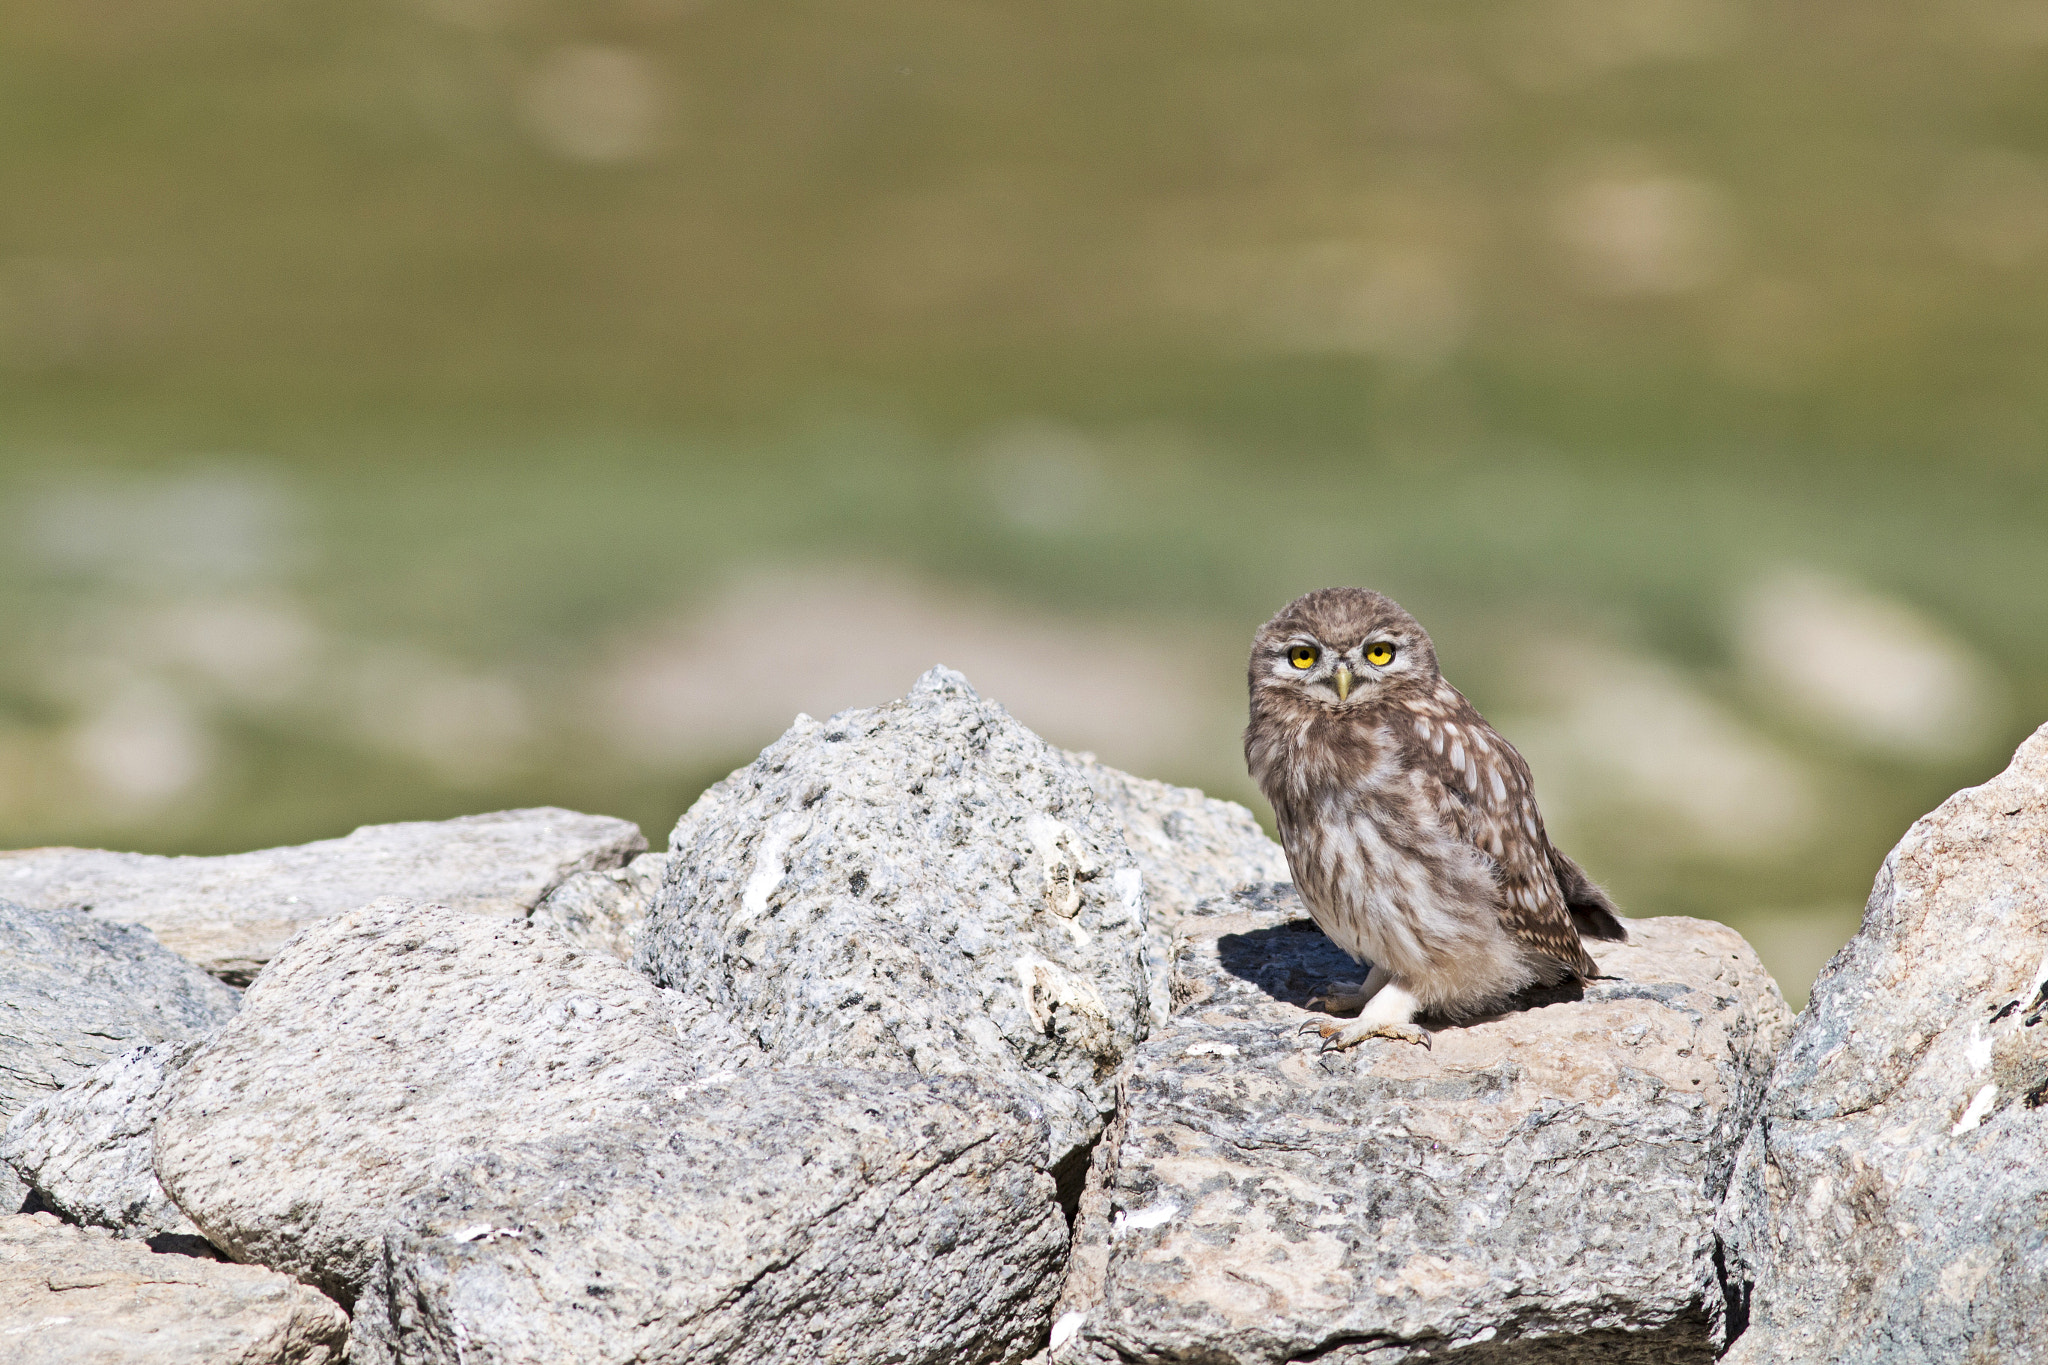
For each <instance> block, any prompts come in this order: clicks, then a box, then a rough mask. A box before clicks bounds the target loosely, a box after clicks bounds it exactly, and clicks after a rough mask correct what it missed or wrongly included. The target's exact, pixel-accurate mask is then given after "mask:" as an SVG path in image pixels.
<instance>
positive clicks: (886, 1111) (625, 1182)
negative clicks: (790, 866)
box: [155, 901, 1066, 1365]
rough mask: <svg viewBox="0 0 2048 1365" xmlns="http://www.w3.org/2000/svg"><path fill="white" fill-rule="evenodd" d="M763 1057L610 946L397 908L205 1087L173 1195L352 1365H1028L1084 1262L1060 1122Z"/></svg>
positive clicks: (170, 1176) (349, 924) (179, 1111)
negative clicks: (314, 1316) (344, 1314)
mask: <svg viewBox="0 0 2048 1365" xmlns="http://www.w3.org/2000/svg"><path fill="white" fill-rule="evenodd" d="M765 1060H766V1058H765V1056H764V1054H763V1053H762V1052H761V1051H760V1050H759V1049H758V1048H756V1047H755V1046H754V1045H753V1044H752V1043H751V1042H750V1041H749V1040H748V1039H747V1038H745V1037H744V1036H742V1035H740V1034H739V1033H738V1032H737V1031H734V1030H731V1029H729V1028H727V1027H726V1026H725V1025H724V1024H723V1023H722V1021H721V1020H720V1019H719V1018H718V1017H717V1016H716V1015H715V1014H713V1013H711V1012H709V1011H707V1010H705V1009H704V1008H703V1007H702V1006H701V1005H700V1004H698V1003H696V1002H692V1001H690V1000H689V999H687V998H686V997H682V996H679V995H677V994H675V993H673V992H669V991H665V990H663V989H661V988H660V987H658V986H656V985H654V984H653V983H652V982H651V981H649V980H648V979H647V978H646V977H644V976H642V975H640V974H639V973H637V972H634V971H633V970H631V969H630V968H629V967H627V966H626V965H625V964H624V963H621V962H619V961H618V960H616V959H615V958H613V957H611V956H610V955H609V954H607V953H602V952H588V951H582V950H578V949H576V948H573V947H571V946H569V945H568V944H566V943H564V942H563V941H562V940H561V939H560V938H559V937H557V936H556V935H555V934H554V933H553V932H551V931H548V930H545V929H541V928H536V927H534V926H532V925H528V924H524V923H508V922H505V921H495V920H488V919H481V918H478V917H475V916H471V915H466V914H461V913H457V912H452V911H447V910H442V909H438V908H431V907H425V908H423V907H418V906H414V905H410V904H408V903H405V902H399V901H387V902H380V903H377V904H373V905H371V906H368V907H365V908H364V909H362V910H359V911H355V912H352V913H350V914H348V915H344V916H341V917H339V918H336V919H333V920H330V921H327V922H325V923H322V924H319V925H315V926H313V927H311V928H309V929H308V930H306V931H305V932H304V933H302V934H301V935H300V936H299V938H297V939H296V940H295V941H294V942H293V943H292V944H291V946H290V947H288V948H287V949H286V950H285V951H284V952H283V953H282V954H280V955H279V957H278V958H277V959H276V960H275V961H274V962H273V963H272V964H271V966H270V967H269V969H268V970H266V971H265V972H264V974H263V975H262V976H261V977H259V978H258V979H257V981H256V983H255V985H253V986H252V987H251V988H250V990H249V992H248V995H247V997H246V998H245V1001H244V1005H243V1010H242V1012H241V1014H240V1016H239V1017H238V1018H237V1019H236V1021H235V1023H234V1024H233V1025H232V1026H230V1027H229V1028H227V1029H225V1030H223V1031H222V1032H221V1033H220V1035H219V1036H218V1037H216V1038H215V1039H213V1040H212V1041H211V1042H210V1043H208V1044H207V1045H206V1046H205V1047H204V1048H202V1049H201V1050H200V1051H199V1052H198V1053H197V1054H196V1055H195V1056H194V1057H193V1058H192V1059H191V1060H190V1061H189V1062H188V1063H187V1064H186V1066H185V1067H184V1069H183V1071H182V1072H181V1073H180V1076H179V1078H178V1080H177V1082H176V1084H175V1086H174V1088H173V1096H172V1099H171V1101H170V1103H169V1105H168V1106H167V1107H166V1108H165V1110H164V1112H163V1115H162V1117H161V1118H160V1119H159V1120H158V1123H157V1126H156V1134H155V1140H156V1149H157V1155H156V1165H157V1172H158V1175H159V1177H160V1178H161V1180H162V1182H163V1185H164V1187H165V1189H166V1190H168V1191H169V1193H170V1195H171V1196H172V1198H174V1199H175V1200H176V1201H177V1203H178V1204H179V1206H180V1207H181V1208H183V1209H184V1211H185V1212H186V1213H187V1214H188V1215H190V1216H191V1218H192V1219H193V1221H194V1222H195V1223H196V1224H197V1225H198V1226H199V1227H200V1228H201V1229H202V1230H203V1231H204V1232H205V1233H206V1235H207V1236H208V1237H209V1238H210V1239H211V1240H212V1241H213V1242H214V1243H215V1244H216V1245H218V1246H220V1247H221V1248H223V1249H224V1250H226V1251H227V1252H229V1253H230V1254H231V1255H233V1256H234V1257H235V1258H236V1259H238V1260H245V1261H254V1262H257V1263H260V1264H264V1265H268V1266H271V1267H273V1268H276V1269H279V1270H283V1271H286V1272H288V1273H290V1274H292V1275H294V1276H296V1277H297V1278H299V1279H302V1280H305V1281H307V1282H309V1283H312V1284H315V1285H318V1286H320V1287H321V1288H323V1289H325V1290H327V1291H328V1292H330V1293H331V1294H333V1295H334V1296H335V1297H336V1298H338V1299H340V1300H341V1301H342V1302H344V1303H346V1304H348V1305H350V1306H351V1307H352V1308H353V1309H354V1311H355V1314H356V1318H357V1323H356V1342H357V1344H356V1345H355V1346H352V1348H351V1349H352V1350H353V1351H354V1352H355V1357H356V1359H358V1360H368V1361H387V1360H390V1361H440V1360H454V1359H456V1358H457V1356H458V1355H460V1357H461V1358H462V1359H465V1360H472V1361H473V1360H492V1361H529V1360H530V1361H536V1362H539V1361H554V1360H576V1361H579V1362H604V1361H620V1362H626V1361H635V1362H649V1363H650V1365H651V1363H652V1362H656V1361H682V1360H691V1361H696V1360H721V1359H732V1360H745V1359H759V1358H762V1357H761V1356H760V1354H759V1350H758V1343H760V1342H764V1341H769V1342H774V1341H787V1342H789V1343H791V1347H790V1349H791V1351H792V1352H793V1354H792V1356H791V1358H798V1357H801V1358H818V1359H830V1360H847V1361H865V1360H876V1361H881V1360H889V1361H927V1360H929V1361H934V1362H936V1361H939V1360H960V1361H963V1362H969V1363H970V1365H973V1363H975V1362H982V1361H1012V1360H1018V1359H1021V1358H1023V1356H1025V1355H1027V1354H1028V1353H1029V1351H1030V1350H1031V1349H1033V1348H1034V1347H1035V1346H1036V1344H1037V1342H1038V1340H1039V1338H1040V1337H1041V1336H1042V1333H1043V1331H1044V1323H1045V1321H1046V1318H1047V1316H1048V1313H1049V1309H1050V1306H1051V1301H1052V1296H1053V1294H1054V1293H1055V1291H1056V1290H1057V1286H1058V1278H1059V1274H1060V1271H1061V1268H1062V1266H1063V1264H1064V1259H1065V1253H1066V1247H1065V1235H1064V1234H1065V1223H1064V1219H1063V1217H1062V1215H1061V1212H1060V1209H1059V1206H1058V1204H1057V1202H1056V1200H1055V1193H1054V1187H1053V1182H1052V1180H1051V1179H1050V1178H1049V1176H1047V1174H1046V1173H1045V1166H1046V1143H1047V1136H1046V1126H1045V1121H1044V1119H1043V1116H1042V1115H1041V1114H1040V1113H1039V1112H1038V1111H1037V1110H1036V1109H1035V1107H1033V1106H1032V1105H1030V1104H1029V1103H1028V1101H1024V1100H1022V1099H1020V1098H1018V1097H1016V1096H1015V1095H1013V1094H1010V1093H1008V1092H1006V1091H1005V1090H1003V1089H1002V1088H1000V1087H993V1088H992V1087H987V1086H980V1085H977V1084H976V1083H975V1082H974V1081H973V1080H972V1079H971V1078H964V1077H963V1078H955V1079H948V1080H942V1081H937V1082H932V1081H926V1080H923V1079H920V1078H918V1077H916V1076H891V1075H853V1076H850V1077H849V1076H833V1075H824V1074H813V1073H804V1072H787V1073H785V1072H771V1071H770V1070H769V1069H768V1068H767V1067H766V1066H765V1065H764V1063H765ZM740 1072H744V1073H745V1074H744V1076H743V1077H741V1078H738V1079H736V1076H737V1075H738V1073H740ZM802 1343H809V1346H808V1347H807V1348H805V1349H801V1350H800V1349H798V1347H799V1345H800V1344H802Z"/></svg>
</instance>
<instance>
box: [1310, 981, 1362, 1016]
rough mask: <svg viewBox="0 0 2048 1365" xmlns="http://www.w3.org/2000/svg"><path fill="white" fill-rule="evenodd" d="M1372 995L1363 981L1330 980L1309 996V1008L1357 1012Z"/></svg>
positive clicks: (1329, 1012)
mask: <svg viewBox="0 0 2048 1365" xmlns="http://www.w3.org/2000/svg"><path fill="white" fill-rule="evenodd" d="M1372 997H1373V993H1372V992H1371V991H1368V990H1367V989H1366V988H1365V983H1364V982H1363V981H1330V982H1326V983H1325V984H1324V986H1323V989H1322V990H1321V992H1320V993H1318V994H1316V995H1312V996H1310V997H1309V999H1308V1008H1310V1009H1312V1010H1321V1011H1323V1012H1324V1013H1325V1014H1356V1013H1358V1012H1359V1011H1360V1010H1362V1009H1364V1008H1365V1006H1366V1003H1367V1002H1368V1001H1370V1000H1371V999H1372Z"/></svg>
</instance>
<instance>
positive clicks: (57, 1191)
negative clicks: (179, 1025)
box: [0, 1041, 205, 1253]
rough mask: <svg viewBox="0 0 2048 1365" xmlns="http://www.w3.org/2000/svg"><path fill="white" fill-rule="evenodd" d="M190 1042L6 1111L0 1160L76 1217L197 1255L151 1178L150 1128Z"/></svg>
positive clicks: (143, 1054) (140, 1053)
mask: <svg viewBox="0 0 2048 1365" xmlns="http://www.w3.org/2000/svg"><path fill="white" fill-rule="evenodd" d="M199 1046H200V1045H199V1043H197V1042H191V1041H188V1042H181V1043H152V1044H150V1045H149V1046H148V1047H141V1048H137V1049H135V1050H134V1051H133V1052H130V1053H127V1054H125V1055H123V1056H120V1057H116V1058H115V1059H114V1060H113V1061H111V1062H108V1063H107V1064H106V1065H105V1066H102V1067H100V1068H99V1069H98V1070H97V1071H94V1072H92V1073H90V1074H89V1075H87V1076H86V1078H85V1079H84V1080H82V1081H79V1082H78V1083H76V1084H75V1085H69V1086H66V1087H65V1088H64V1089H62V1090H60V1091H58V1092H57V1093H56V1094H54V1095H52V1096H50V1097H49V1098H48V1099H43V1100H38V1101H37V1102H36V1103H34V1104H31V1105H29V1106H28V1107H27V1108H26V1109H23V1110H22V1111H21V1112H20V1113H19V1114H16V1115H15V1116H14V1122H13V1123H11V1124H10V1125H8V1128H7V1131H6V1134H5V1135H4V1136H0V1161H6V1162H7V1163H9V1164H10V1165H12V1166H13V1167H14V1169H15V1170H16V1171H17V1172H19V1173H20V1174H21V1176H22V1178H23V1179H25V1180H26V1181H28V1183H29V1184H30V1185H31V1186H32V1187H33V1188H34V1189H35V1192H36V1194H37V1195H38V1196H40V1197H41V1199H42V1202H43V1203H44V1204H45V1205H47V1206H48V1207H49V1208H51V1209H54V1210H55V1211H56V1212H58V1213H61V1214H63V1215H64V1216H65V1217H66V1218H68V1219H70V1220H71V1221H73V1222H76V1223H87V1224H90V1225H92V1226H94V1227H103V1228H108V1229H111V1230H112V1231H113V1232H114V1233H115V1234H117V1235H119V1236H122V1237H135V1238H140V1239H143V1240H145V1241H147V1242H149V1244H150V1245H151V1246H152V1247H155V1248H156V1249H157V1250H159V1251H166V1250H177V1251H186V1252H192V1253H197V1252H200V1251H201V1250H202V1248H203V1246H204V1241H205V1239H204V1238H203V1237H202V1236H201V1235H200V1232H199V1229H198V1228H196V1227H194V1226H193V1224H192V1220H191V1219H189V1218H187V1217H186V1216H185V1215H184V1214H183V1213H182V1212H180V1211H179V1209H178V1206H177V1205H176V1204H173V1203H172V1202H171V1201H170V1197H169V1196H167V1195H166V1194H165V1193H164V1191H163V1187H162V1186H161V1185H159V1184H157V1181H156V1169H155V1164H154V1163H155V1158H156V1144H155V1140H154V1130H155V1128H156V1120H157V1116H158V1114H159V1113H161V1112H162V1110H163V1106H164V1104H165V1102H166V1101H167V1100H168V1098H169V1095H168V1090H169V1085H170V1081H171V1078H172V1077H174V1076H175V1075H176V1074H177V1072H178V1069H179V1068H180V1067H181V1066H183V1065H184V1064H185V1063H186V1062H187V1061H189V1060H191V1058H192V1055H193V1054H194V1053H196V1052H197V1051H198V1050H199Z"/></svg>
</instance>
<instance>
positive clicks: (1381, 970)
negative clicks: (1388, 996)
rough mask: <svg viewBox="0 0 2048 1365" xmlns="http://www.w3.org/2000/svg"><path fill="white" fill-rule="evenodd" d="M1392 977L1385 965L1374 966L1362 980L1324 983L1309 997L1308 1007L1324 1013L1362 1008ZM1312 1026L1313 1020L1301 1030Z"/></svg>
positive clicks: (1346, 1011)
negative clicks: (1317, 991)
mask: <svg viewBox="0 0 2048 1365" xmlns="http://www.w3.org/2000/svg"><path fill="white" fill-rule="evenodd" d="M1393 979H1394V978H1393V975H1392V974H1391V973H1390V972H1388V971H1387V969H1386V968H1385V967H1379V966H1375V967H1374V968H1372V970H1370V971H1368V972H1367V973H1366V974H1365V980H1363V981H1331V982H1328V983H1326V984H1325V985H1324V986H1323V989H1322V991H1321V992H1320V993H1319V994H1317V995H1314V996H1311V997H1310V998H1309V1002H1308V1007H1309V1008H1310V1009H1312V1010H1322V1011H1323V1012H1324V1013H1326V1014H1349V1013H1351V1012H1352V1011H1353V1010H1362V1009H1364V1008H1365V1007H1366V1005H1367V1004H1369V1003H1370V1002H1371V1000H1372V998H1373V997H1374V996H1375V995H1378V994H1379V993H1380V990H1381V988H1383V987H1384V986H1385V985H1386V984H1387V983H1388V982H1389V981H1391V980H1393ZM1313 1027H1315V1022H1314V1021H1310V1022H1309V1023H1307V1024H1304V1025H1302V1028H1301V1031H1302V1032H1303V1033H1307V1032H1308V1031H1309V1029H1311V1028H1313Z"/></svg>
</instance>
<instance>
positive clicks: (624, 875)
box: [531, 853, 668, 962]
mask: <svg viewBox="0 0 2048 1365" xmlns="http://www.w3.org/2000/svg"><path fill="white" fill-rule="evenodd" d="M667 871H668V855H667V854H666V853H643V854H641V855H640V856H639V857H637V858H635V859H634V860H633V861H632V862H630V863H628V864H627V865H626V866H624V867H614V868H609V869H607V870H605V871H603V872H578V873H577V874H576V875H575V876H573V877H571V878H569V879H568V880H567V881H565V882H563V883H562V884H561V885H560V886H558V887H556V888H555V889H554V890H552V891H550V892H548V897H547V899H546V900H544V901H542V902H541V903H540V904H539V905H536V906H535V907H534V908H533V914H532V916H531V918H532V920H533V922H534V923H535V924H539V925H543V926H545V927H546V928H549V929H551V930H553V931H554V932H555V933H557V934H560V935H561V936H562V937H563V938H564V939H566V940H567V941H569V942H570V943H573V944H575V945H576V946H577V947H579V948H587V949H589V950H591V951H592V952H599V953H610V954H611V955H612V956H613V957H615V958H618V959H619V960H620V961H621V962H625V961H630V960H631V959H632V956H633V950H634V948H635V947H637V946H638V945H639V942H640V928H641V926H642V925H644V924H645V923H646V922H647V915H648V912H649V911H651V910H652V909H653V908H654V898H655V896H657V895H658V894H660V892H661V879H662V876H663V874H664V873H666V872H667Z"/></svg>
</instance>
